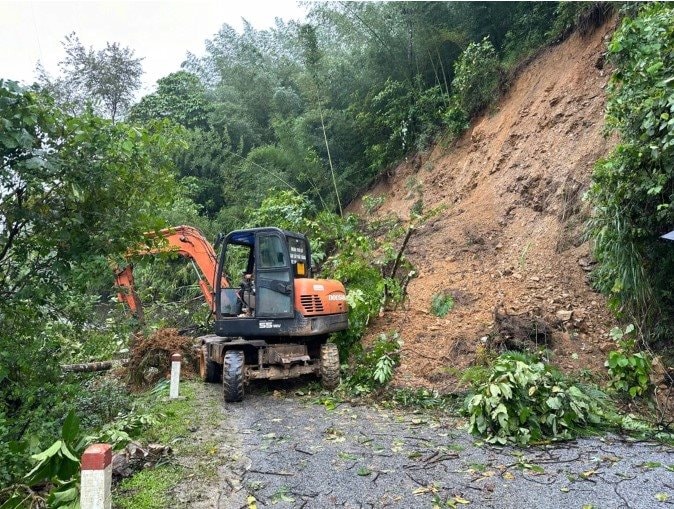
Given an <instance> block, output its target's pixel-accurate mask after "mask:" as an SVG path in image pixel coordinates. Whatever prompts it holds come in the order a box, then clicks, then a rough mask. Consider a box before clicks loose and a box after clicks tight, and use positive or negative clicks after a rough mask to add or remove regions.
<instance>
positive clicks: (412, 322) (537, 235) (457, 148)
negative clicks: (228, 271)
mask: <svg viewBox="0 0 674 509" xmlns="http://www.w3.org/2000/svg"><path fill="white" fill-rule="evenodd" d="M613 27H614V22H610V23H608V24H607V25H605V26H604V27H602V28H600V29H599V30H597V31H596V32H595V33H593V34H590V35H587V36H586V37H582V36H580V35H578V34H576V35H573V36H572V37H571V38H570V39H568V40H567V41H565V42H564V43H562V44H561V45H559V46H556V47H552V48H550V49H548V50H546V51H545V52H544V53H543V54H541V55H540V56H539V57H538V58H536V59H535V60H534V61H533V62H532V63H531V64H530V65H529V66H527V67H526V68H525V69H524V70H523V71H522V72H521V74H520V75H519V76H518V77H517V78H516V79H515V80H514V81H513V84H512V87H511V88H510V90H509V92H508V93H507V95H506V96H505V97H503V98H502V100H501V101H500V102H499V104H498V105H497V107H496V109H495V111H493V112H490V113H487V114H485V115H484V116H482V117H481V118H479V119H477V120H476V121H475V122H474V123H473V125H472V127H471V129H470V130H469V131H468V132H467V133H466V134H465V135H464V136H463V137H461V138H460V139H459V140H458V141H457V142H456V143H455V144H454V146H451V147H445V146H442V145H438V146H436V147H434V148H433V149H432V151H430V152H429V153H428V154H425V155H423V156H416V157H414V158H413V159H411V160H409V161H407V162H404V163H402V164H401V165H400V166H398V167H397V168H396V169H395V170H394V171H392V172H390V174H389V176H388V177H387V178H386V179H385V180H383V181H381V182H379V183H378V184H377V185H376V186H374V187H373V188H372V189H371V190H370V191H369V192H368V194H369V195H371V196H383V197H385V199H386V201H385V203H384V204H383V205H382V206H381V207H380V208H379V209H378V210H377V211H376V212H375V213H374V214H372V215H371V217H372V219H374V220H376V219H382V218H384V217H386V216H389V215H397V216H398V217H400V218H401V219H403V220H408V219H409V214H410V208H411V206H412V205H413V203H414V202H415V201H416V200H418V199H422V200H423V208H424V211H429V210H431V209H432V208H434V207H439V206H441V207H444V209H443V211H442V212H441V213H440V214H439V215H437V216H436V217H435V218H433V219H431V220H430V221H429V222H428V223H427V224H425V225H424V227H423V228H422V229H420V231H419V232H417V233H415V234H414V235H413V236H412V238H411V239H410V241H409V244H408V247H407V252H406V254H407V256H408V258H409V260H410V261H411V262H412V264H413V265H414V266H415V267H416V268H417V270H418V273H419V275H418V277H416V278H415V279H413V280H412V281H411V282H410V284H409V288H408V291H409V304H408V305H407V306H406V309H400V308H399V309H398V310H397V311H392V312H387V313H386V314H385V315H384V316H383V317H382V318H380V319H379V320H377V321H376V322H375V324H374V327H372V328H371V330H372V333H373V334H377V333H379V332H382V331H390V330H398V331H400V333H401V336H402V338H403V340H404V347H403V355H402V361H401V366H400V369H399V370H398V374H397V378H396V382H397V383H399V384H404V385H422V386H431V387H435V388H437V389H439V390H450V389H453V388H456V387H457V384H460V382H459V380H458V374H459V373H460V372H461V371H462V370H463V369H465V368H466V367H468V366H469V365H471V364H473V363H475V362H476V360H479V357H480V356H481V355H482V352H483V350H484V345H485V344H486V343H488V342H491V341H493V340H494V338H496V337H497V336H498V338H500V339H503V337H502V336H503V335H502V334H500V335H499V334H498V332H499V331H501V329H500V327H501V326H502V325H503V321H504V317H505V318H506V319H507V320H506V321H509V322H510V323H511V325H512V323H519V324H520V325H522V324H524V328H525V329H526V328H527V327H528V325H527V323H529V324H532V323H533V324H536V323H538V324H544V325H545V327H546V331H549V332H550V337H549V338H547V336H546V341H545V343H546V344H547V345H548V347H549V348H550V349H551V352H552V356H551V360H552V362H553V363H556V364H557V365H558V366H560V367H561V368H562V369H563V370H567V371H579V370H582V369H589V370H591V371H593V372H597V373H600V372H603V371H604V370H603V363H604V360H605V357H606V352H607V351H608V350H609V349H610V348H611V347H612V343H611V342H610V340H609V338H608V331H609V330H610V329H611V327H612V326H613V325H614V321H613V318H612V316H611V313H610V312H609V311H608V310H607V307H606V303H605V300H604V299H603V298H602V296H601V295H599V294H597V293H595V292H594V291H593V290H592V288H591V287H590V286H589V284H588V273H589V270H591V267H592V263H593V262H592V259H591V255H590V246H589V245H588V243H587V242H586V241H584V238H583V227H584V222H585V220H586V219H587V216H588V206H587V204H586V203H584V202H583V199H582V197H583V193H584V192H585V191H586V190H587V188H588V186H589V184H590V175H591V172H592V168H593V165H594V163H595V162H596V161H597V160H598V159H599V158H601V157H602V156H604V155H606V154H607V153H608V151H609V150H610V148H611V147H612V145H613V143H614V140H611V139H607V138H605V137H604V136H603V134H602V129H603V127H604V120H603V111H604V103H605V94H604V88H605V86H606V83H607V81H608V75H609V72H608V70H607V69H604V65H603V52H604V47H605V38H606V37H607V34H608V33H610V31H611V30H612V29H613ZM351 211H353V212H356V213H362V212H363V211H364V207H363V204H362V202H361V201H360V200H358V201H356V202H354V203H353V204H352V205H351ZM441 291H445V292H452V293H453V294H454V295H455V296H458V298H455V301H456V305H455V307H454V309H453V310H452V311H451V312H450V313H449V314H448V315H447V316H446V317H445V318H436V317H435V316H433V315H432V314H431V313H430V309H431V300H432V298H433V296H434V295H435V294H436V293H438V292H441ZM523 320H524V322H523ZM527 320H528V322H527ZM501 332H502V331H501ZM505 346H507V347H512V345H507V344H506V345H505Z"/></svg>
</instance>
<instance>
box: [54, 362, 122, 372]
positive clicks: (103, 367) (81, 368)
mask: <svg viewBox="0 0 674 509" xmlns="http://www.w3.org/2000/svg"><path fill="white" fill-rule="evenodd" d="M128 363H129V359H121V360H113V361H100V362H85V363H82V364H61V371H63V372H64V373H89V372H93V371H107V370H109V369H112V368H118V367H120V366H125V365H126V364H128Z"/></svg>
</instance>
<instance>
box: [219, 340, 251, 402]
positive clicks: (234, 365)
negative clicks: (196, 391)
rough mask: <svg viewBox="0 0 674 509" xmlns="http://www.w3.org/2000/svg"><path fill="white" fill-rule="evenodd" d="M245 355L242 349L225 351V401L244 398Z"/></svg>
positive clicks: (223, 371)
mask: <svg viewBox="0 0 674 509" xmlns="http://www.w3.org/2000/svg"><path fill="white" fill-rule="evenodd" d="M244 363H245V357H244V355H243V352H242V351H241V350H229V351H227V352H225V361H224V362H223V363H222V390H223V395H224V398H225V401H227V402H232V401H241V400H242V399H243V366H244Z"/></svg>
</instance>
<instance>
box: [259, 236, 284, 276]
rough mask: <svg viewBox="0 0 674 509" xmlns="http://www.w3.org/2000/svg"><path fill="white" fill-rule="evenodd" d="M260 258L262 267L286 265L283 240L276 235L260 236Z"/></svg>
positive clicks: (271, 267)
mask: <svg viewBox="0 0 674 509" xmlns="http://www.w3.org/2000/svg"><path fill="white" fill-rule="evenodd" d="M259 247H260V260H259V267H260V268H261V269H273V268H277V267H286V266H287V263H286V259H285V250H284V249H283V241H282V240H281V238H280V237H277V236H276V235H270V236H264V237H260V246H259Z"/></svg>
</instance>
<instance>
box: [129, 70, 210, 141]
mask: <svg viewBox="0 0 674 509" xmlns="http://www.w3.org/2000/svg"><path fill="white" fill-rule="evenodd" d="M211 109H212V104H211V103H209V102H208V99H207V97H206V87H205V86H204V85H203V83H202V82H201V80H199V77H198V76H197V75H196V74H192V73H190V72H187V71H178V72H174V73H171V74H169V75H168V76H165V77H164V78H161V79H159V80H157V91H156V92H154V93H152V94H149V95H146V96H145V97H143V98H142V99H141V100H140V102H139V103H138V104H135V105H134V106H133V107H132V108H131V109H130V111H129V115H128V118H127V119H128V120H137V121H142V122H147V121H149V120H152V119H162V118H169V119H171V120H173V121H174V122H176V123H178V124H180V125H182V126H184V127H187V128H189V129H193V128H197V127H198V128H201V129H204V128H207V127H208V123H207V121H208V114H209V112H210V110H211Z"/></svg>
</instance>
